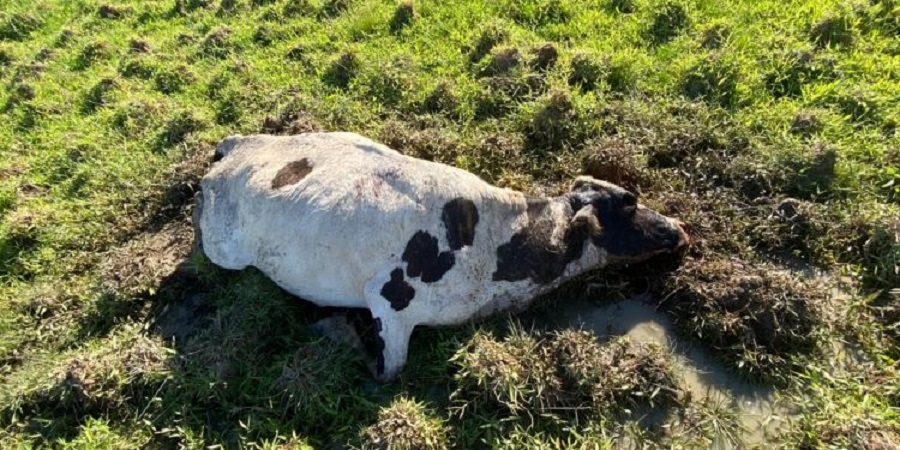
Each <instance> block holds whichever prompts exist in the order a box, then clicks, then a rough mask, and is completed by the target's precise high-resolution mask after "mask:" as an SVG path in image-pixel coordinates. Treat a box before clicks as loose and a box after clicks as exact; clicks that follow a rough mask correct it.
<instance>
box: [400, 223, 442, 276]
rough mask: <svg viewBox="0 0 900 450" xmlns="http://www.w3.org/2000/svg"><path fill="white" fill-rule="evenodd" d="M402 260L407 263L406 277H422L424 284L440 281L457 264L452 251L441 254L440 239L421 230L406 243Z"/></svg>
mask: <svg viewBox="0 0 900 450" xmlns="http://www.w3.org/2000/svg"><path fill="white" fill-rule="evenodd" d="M401 259H402V260H403V261H404V262H405V263H407V266H406V275H407V276H409V277H410V278H416V277H420V276H421V277H422V282H424V283H434V282H436V281H439V280H440V279H441V278H442V277H443V276H444V274H445V273H447V271H449V270H450V269H451V268H453V265H454V264H455V263H456V257H455V256H454V254H453V252H452V251H451V252H439V251H438V239H437V238H436V237H434V236H432V235H430V234H428V233H427V232H425V231H421V230H420V231H417V232H416V234H414V235H413V237H411V238H410V239H409V242H407V243H406V250H404V251H403V256H402V257H401Z"/></svg>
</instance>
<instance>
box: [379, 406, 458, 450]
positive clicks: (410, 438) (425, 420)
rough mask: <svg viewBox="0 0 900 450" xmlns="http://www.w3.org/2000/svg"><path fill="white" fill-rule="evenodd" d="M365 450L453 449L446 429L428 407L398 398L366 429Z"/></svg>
mask: <svg viewBox="0 0 900 450" xmlns="http://www.w3.org/2000/svg"><path fill="white" fill-rule="evenodd" d="M362 437H363V440H364V443H363V445H362V448H363V449H364V450H388V449H397V450H438V449H446V448H449V447H450V443H449V440H448V438H447V428H446V427H445V426H444V424H443V422H442V421H441V420H440V419H438V418H435V417H434V416H433V413H431V412H430V411H428V410H427V409H426V408H425V405H424V404H422V403H419V402H416V401H414V400H411V399H408V398H406V397H402V396H401V397H399V398H397V399H395V400H394V401H393V402H391V404H390V405H388V406H387V407H384V408H381V410H379V411H378V420H377V421H376V422H375V423H374V424H372V425H371V426H369V427H368V428H366V429H365V430H363V432H362Z"/></svg>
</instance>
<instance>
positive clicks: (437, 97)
mask: <svg viewBox="0 0 900 450" xmlns="http://www.w3.org/2000/svg"><path fill="white" fill-rule="evenodd" d="M459 107H460V101H459V97H458V96H457V95H456V92H455V89H454V87H453V84H452V83H451V82H449V81H442V82H440V83H438V85H437V86H435V88H434V89H433V90H432V91H431V92H430V93H429V94H428V96H427V97H425V99H424V100H423V101H422V110H423V111H425V112H431V113H443V114H446V115H448V116H451V117H457V116H458V115H459Z"/></svg>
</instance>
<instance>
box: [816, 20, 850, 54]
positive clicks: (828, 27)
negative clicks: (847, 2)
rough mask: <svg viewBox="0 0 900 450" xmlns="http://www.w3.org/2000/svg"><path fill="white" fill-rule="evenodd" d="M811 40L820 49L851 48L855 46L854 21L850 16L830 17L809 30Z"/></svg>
mask: <svg viewBox="0 0 900 450" xmlns="http://www.w3.org/2000/svg"><path fill="white" fill-rule="evenodd" d="M809 38H810V39H811V40H812V41H813V43H815V44H816V45H817V46H819V47H820V48H827V47H849V46H850V45H852V44H853V40H854V31H853V19H852V18H851V17H850V16H848V15H843V14H836V15H829V16H827V17H824V18H822V20H820V21H819V22H817V23H816V24H815V25H814V26H813V27H812V29H810V30H809Z"/></svg>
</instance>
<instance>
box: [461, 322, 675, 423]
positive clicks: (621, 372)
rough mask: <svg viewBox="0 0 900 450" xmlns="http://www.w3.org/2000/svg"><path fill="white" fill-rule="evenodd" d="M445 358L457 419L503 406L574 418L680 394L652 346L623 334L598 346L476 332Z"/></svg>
mask: <svg viewBox="0 0 900 450" xmlns="http://www.w3.org/2000/svg"><path fill="white" fill-rule="evenodd" d="M452 361H453V362H454V363H455V364H456V365H457V366H458V367H459V371H458V372H457V374H456V377H455V378H456V381H457V388H456V390H455V391H454V393H453V395H452V398H454V399H455V401H456V406H455V407H454V409H455V414H456V415H458V416H460V417H465V416H466V415H467V414H476V415H478V414H486V413H489V412H491V411H494V412H497V411H508V412H509V413H511V414H513V415H514V416H516V417H532V418H537V417H556V418H563V419H575V420H576V421H577V418H578V417H579V415H582V416H586V417H604V416H608V415H610V414H612V415H628V414H630V411H631V408H634V407H637V406H645V407H651V408H652V407H656V406H672V405H674V404H676V403H677V402H678V401H679V398H680V396H681V391H680V388H679V387H678V381H677V379H676V378H675V377H674V375H673V373H672V366H671V364H672V361H671V358H670V356H669V355H667V354H666V353H665V352H663V351H662V350H661V349H660V348H659V347H656V346H652V345H643V344H634V343H631V342H630V341H628V340H627V339H625V338H622V339H617V340H615V341H612V342H608V343H604V344H601V343H600V342H599V341H597V338H596V337H595V336H594V335H593V334H591V333H589V332H585V331H574V330H567V331H561V332H557V333H554V334H552V335H540V334H534V333H527V332H525V331H523V330H522V329H521V328H516V327H514V328H513V329H512V330H511V332H510V334H509V335H508V336H507V337H506V338H504V339H503V340H502V341H499V340H497V339H495V338H494V337H493V336H491V335H489V334H486V333H476V334H475V336H473V337H472V339H470V340H469V342H468V344H467V345H466V346H465V347H464V348H462V349H461V350H460V351H459V352H457V354H456V355H455V356H454V357H453V359H452ZM498 408H499V409H498Z"/></svg>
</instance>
